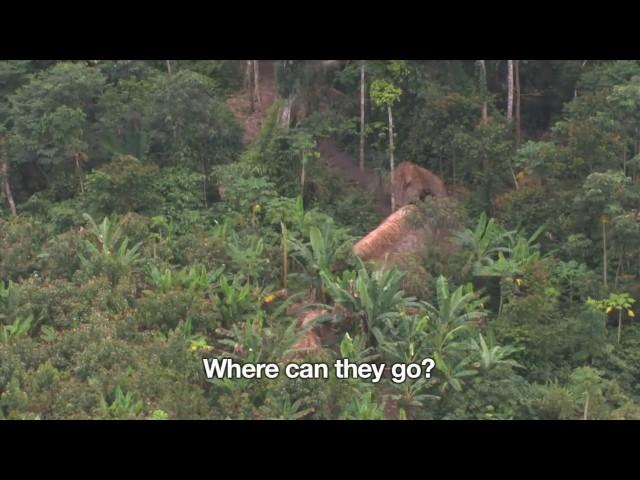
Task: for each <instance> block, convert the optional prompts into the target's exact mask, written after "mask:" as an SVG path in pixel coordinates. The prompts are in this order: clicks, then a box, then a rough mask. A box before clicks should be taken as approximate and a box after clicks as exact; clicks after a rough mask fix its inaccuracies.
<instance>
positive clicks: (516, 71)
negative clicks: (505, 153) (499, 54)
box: [513, 60, 522, 150]
mask: <svg viewBox="0 0 640 480" xmlns="http://www.w3.org/2000/svg"><path fill="white" fill-rule="evenodd" d="M513 74H514V77H515V78H514V81H515V92H514V93H515V97H516V98H515V110H516V113H515V116H516V150H517V149H518V148H520V136H521V132H520V100H521V98H522V97H521V95H520V60H516V61H515V62H514V69H513Z"/></svg>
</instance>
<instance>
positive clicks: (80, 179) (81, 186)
mask: <svg viewBox="0 0 640 480" xmlns="http://www.w3.org/2000/svg"><path fill="white" fill-rule="evenodd" d="M73 158H74V160H75V162H76V171H77V172H78V183H79V184H80V193H84V182H83V181H82V167H81V166H80V154H79V153H76V154H74V156H73Z"/></svg>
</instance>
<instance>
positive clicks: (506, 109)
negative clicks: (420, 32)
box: [0, 60, 640, 420]
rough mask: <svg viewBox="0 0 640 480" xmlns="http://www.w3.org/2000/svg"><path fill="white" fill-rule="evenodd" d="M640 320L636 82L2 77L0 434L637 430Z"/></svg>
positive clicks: (96, 73)
mask: <svg viewBox="0 0 640 480" xmlns="http://www.w3.org/2000/svg"><path fill="white" fill-rule="evenodd" d="M405 213H406V215H405ZM638 299H640V61H627V60H625V61H614V60H601V61H599V60H449V61H444V60H429V61H427V60H424V61H423V60H390V61H387V60H248V61H247V60H234V61H232V60H206V61H204V60H151V61H146V60H145V61H138V60H135V61H134V60H117V61H114V60H60V61H57V60H56V61H49V60H24V61H21V60H10V61H0V419H28V420H29V419H351V420H354V419H410V420H411V419H426V420H431V419H476V420H477V419H481V420H482V419H540V420H550V419H561V420H565V419H586V420H587V419H588V420H598V419H640V325H639V324H638V322H637V321H636V318H637V316H638V314H639V313H640V309H638V305H639V304H640V303H638V302H637V300H638ZM222 357H228V358H232V359H235V360H237V361H238V362H241V363H244V364H247V363H253V364H255V363H267V362H274V363H277V364H284V363H291V362H315V363H327V364H331V363H333V362H334V361H335V360H336V359H342V358H344V359H349V361H351V362H353V363H385V364H392V363H401V362H404V363H419V362H420V361H422V360H423V359H425V358H431V359H433V360H434V362H435V367H434V368H433V369H432V371H431V378H417V379H407V381H404V382H401V383H396V382H394V381H392V379H391V378H389V376H388V375H385V376H384V377H383V379H382V380H381V381H380V382H379V383H376V384H374V383H372V382H371V381H367V380H359V379H348V380H345V379H339V378H336V376H335V375H334V374H332V375H330V376H329V378H327V379H289V378H287V377H286V376H282V375H281V376H279V377H278V378H276V379H269V378H259V379H228V378H207V376H206V375H205V371H204V369H203V359H207V358H222Z"/></svg>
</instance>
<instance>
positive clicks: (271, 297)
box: [264, 295, 276, 303]
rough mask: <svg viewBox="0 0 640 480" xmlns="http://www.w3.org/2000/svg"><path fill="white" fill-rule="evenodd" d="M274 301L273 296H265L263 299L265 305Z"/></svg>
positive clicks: (274, 297)
mask: <svg viewBox="0 0 640 480" xmlns="http://www.w3.org/2000/svg"><path fill="white" fill-rule="evenodd" d="M275 299H276V296H275V295H267V296H266V297H264V301H265V303H271V302H273V301H274V300H275Z"/></svg>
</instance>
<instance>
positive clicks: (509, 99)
mask: <svg viewBox="0 0 640 480" xmlns="http://www.w3.org/2000/svg"><path fill="white" fill-rule="evenodd" d="M507 92H508V94H507V119H508V120H509V121H511V120H512V119H513V60H507Z"/></svg>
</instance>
